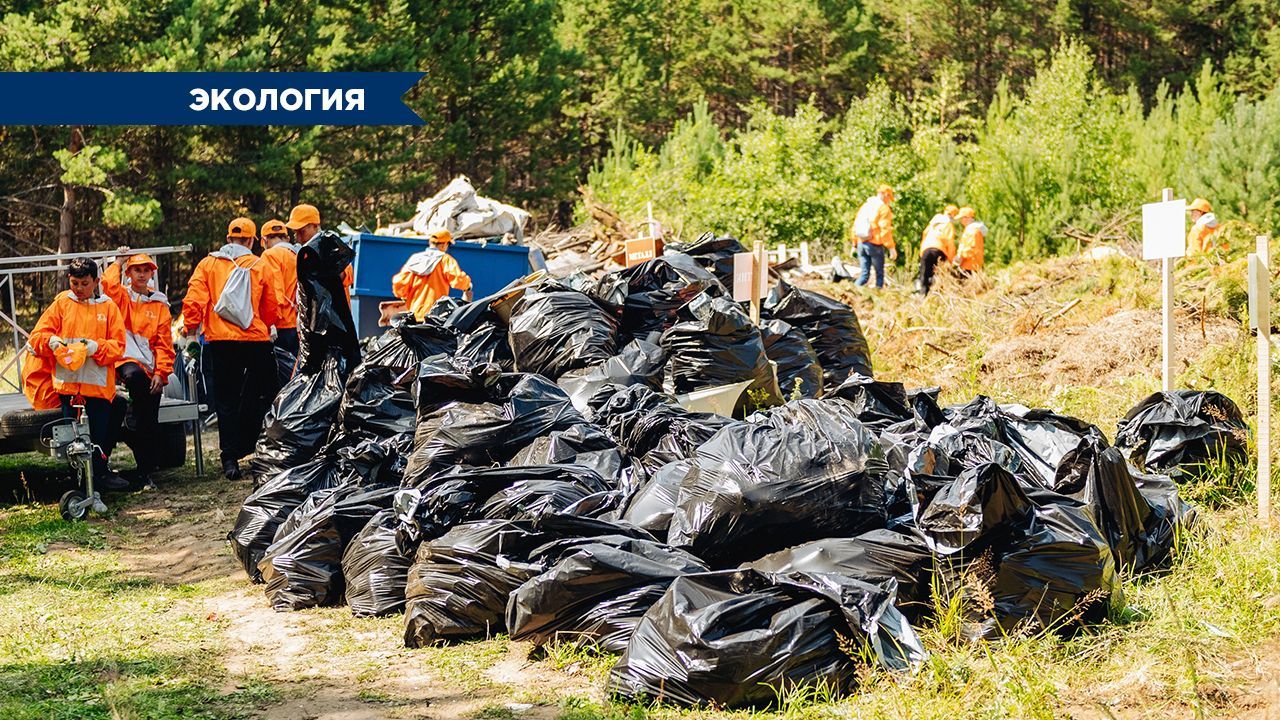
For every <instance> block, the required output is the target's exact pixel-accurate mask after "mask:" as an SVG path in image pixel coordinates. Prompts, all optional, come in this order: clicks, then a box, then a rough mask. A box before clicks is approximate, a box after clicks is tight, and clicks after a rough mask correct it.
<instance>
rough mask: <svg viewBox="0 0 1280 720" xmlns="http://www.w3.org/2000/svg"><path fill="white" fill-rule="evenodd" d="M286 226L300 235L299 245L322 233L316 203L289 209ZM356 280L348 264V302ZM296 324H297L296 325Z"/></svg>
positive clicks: (345, 275)
mask: <svg viewBox="0 0 1280 720" xmlns="http://www.w3.org/2000/svg"><path fill="white" fill-rule="evenodd" d="M285 227H287V228H289V229H290V230H292V231H293V232H294V233H295V234H296V235H297V236H298V245H306V244H307V243H308V242H310V241H311V238H313V237H315V236H316V235H318V234H320V233H321V232H322V231H321V229H320V211H319V210H317V209H316V206H315V205H306V204H302V205H296V206H294V208H293V209H292V210H290V211H289V222H287V223H285ZM296 259H297V258H295V263H294V282H295V285H296V282H297V262H296ZM354 281H355V273H354V272H353V271H352V269H351V266H350V265H348V266H347V267H346V269H345V270H343V271H342V287H343V288H344V289H345V290H346V291H347V302H351V285H352V283H353V282H354ZM295 326H296V325H295Z"/></svg>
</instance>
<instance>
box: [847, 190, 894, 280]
mask: <svg viewBox="0 0 1280 720" xmlns="http://www.w3.org/2000/svg"><path fill="white" fill-rule="evenodd" d="M893 201H894V196H893V188H891V187H889V186H888V185H881V186H880V187H878V188H876V194H875V195H872V196H871V197H869V198H867V199H866V201H865V202H863V203H862V207H860V208H858V215H857V217H855V218H854V221H853V242H854V251H855V252H856V253H857V255H858V281H857V284H858V285H866V284H867V281H868V280H870V279H871V271H872V270H873V269H874V270H875V272H876V287H878V288H882V287H884V255H885V252H886V251H887V252H888V253H889V262H893V261H895V260H897V259H898V248H897V246H896V245H895V244H894V242H893V208H891V207H889V205H890V203H892V202H893Z"/></svg>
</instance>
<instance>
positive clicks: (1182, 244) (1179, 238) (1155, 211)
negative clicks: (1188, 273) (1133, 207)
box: [1142, 198, 1187, 260]
mask: <svg viewBox="0 0 1280 720" xmlns="http://www.w3.org/2000/svg"><path fill="white" fill-rule="evenodd" d="M1186 254H1187V201H1186V199H1185V198H1184V199H1182V200H1167V201H1165V202H1158V203H1147V204H1146V205H1143V206H1142V259H1143V260H1160V259H1162V258H1177V257H1182V256H1184V255H1186Z"/></svg>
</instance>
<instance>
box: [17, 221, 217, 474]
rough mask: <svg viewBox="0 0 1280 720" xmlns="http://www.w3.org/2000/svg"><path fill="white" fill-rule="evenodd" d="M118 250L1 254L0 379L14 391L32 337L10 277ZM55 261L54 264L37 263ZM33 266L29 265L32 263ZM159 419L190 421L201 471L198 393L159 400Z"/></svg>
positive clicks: (181, 248) (190, 375)
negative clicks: (1, 358) (0, 349)
mask: <svg viewBox="0 0 1280 720" xmlns="http://www.w3.org/2000/svg"><path fill="white" fill-rule="evenodd" d="M130 250H136V251H137V252H145V253H147V254H148V255H151V256H152V257H155V256H158V255H171V254H174V253H183V252H191V250H192V246H191V245H166V246H163V247H152V248H130ZM118 254H119V253H118V252H117V251H115V250H96V251H91V252H78V253H60V254H54V255H26V256H20V257H6V258H0V292H7V293H8V296H9V311H10V312H12V313H13V316H10V315H9V314H8V313H5V312H4V311H3V310H0V321H3V322H5V323H7V324H8V325H9V329H10V330H11V331H12V333H13V348H14V353H13V357H12V358H11V359H10V360H9V361H8V362H7V363H5V365H4V367H0V381H3V382H4V383H5V384H7V385H8V386H10V387H12V388H13V390H14V391H15V392H19V393H21V392H22V385H21V381H19V382H18V383H15V382H14V381H13V380H11V379H10V377H9V372H10V370H11V369H12V368H13V367H14V366H15V365H17V363H18V359H19V358H20V357H22V348H23V346H24V345H26V342H27V339H28V338H30V337H31V333H29V332H27V331H26V329H24V328H23V327H22V325H21V324H19V323H18V319H17V314H18V310H17V308H18V304H17V296H16V293H15V289H14V287H15V286H14V282H13V278H14V276H15V275H26V274H31V273H43V272H56V271H59V270H65V269H66V265H65V262H66V261H68V260H74V259H76V258H89V259H91V260H101V259H104V258H109V257H113V256H115V255H118ZM40 263H54V264H40ZM33 265H34V267H31V266H33ZM186 381H187V388H188V394H189V395H195V394H196V393H197V392H198V391H197V389H196V388H197V385H196V384H195V377H194V369H193V368H188V369H187V378H186ZM159 419H160V421H161V422H162V423H173V422H183V423H191V424H190V428H191V430H192V439H193V441H194V444H195V455H196V457H195V466H196V474H197V475H204V452H203V447H202V445H203V443H202V441H201V437H200V405H199V398H198V397H191V398H189V399H188V400H186V401H183V402H182V403H174V404H170V405H164V404H161V406H160V416H159Z"/></svg>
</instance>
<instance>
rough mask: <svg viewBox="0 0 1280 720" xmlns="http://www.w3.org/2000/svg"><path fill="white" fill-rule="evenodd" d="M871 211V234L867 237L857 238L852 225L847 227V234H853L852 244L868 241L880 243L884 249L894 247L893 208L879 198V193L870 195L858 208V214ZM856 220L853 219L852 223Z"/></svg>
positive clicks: (874, 243) (869, 242)
mask: <svg viewBox="0 0 1280 720" xmlns="http://www.w3.org/2000/svg"><path fill="white" fill-rule="evenodd" d="M863 213H872V215H871V236H870V237H867V238H859V237H858V234H857V232H855V231H854V229H853V227H850V228H849V234H850V235H852V236H853V244H854V245H855V246H856V245H857V244H858V243H868V244H871V245H880V246H882V247H883V248H884V249H885V250H892V249H893V248H894V246H895V245H894V239H893V208H891V207H889V203H887V202H885V201H884V200H881V199H880V196H879V195H872V196H871V197H869V198H867V200H866V202H864V203H862V207H860V208H858V214H859V215H862V214H863ZM856 224H857V221H856V220H855V221H854V225H856Z"/></svg>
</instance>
